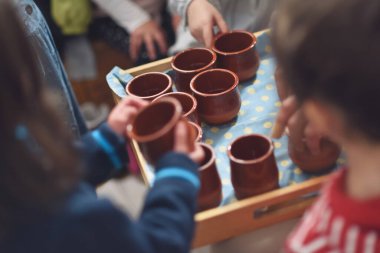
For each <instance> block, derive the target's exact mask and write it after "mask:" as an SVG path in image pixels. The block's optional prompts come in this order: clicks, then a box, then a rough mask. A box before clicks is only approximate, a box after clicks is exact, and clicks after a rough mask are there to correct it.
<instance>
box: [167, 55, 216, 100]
mask: <svg viewBox="0 0 380 253" xmlns="http://www.w3.org/2000/svg"><path fill="white" fill-rule="evenodd" d="M215 63H216V54H215V53H214V52H213V51H211V50H209V49H207V48H190V49H187V50H185V51H182V52H180V53H178V54H176V55H175V56H174V57H173V59H172V62H171V66H172V69H173V70H174V73H175V74H174V83H175V86H176V87H177V90H178V91H182V92H187V93H191V90H190V81H191V79H192V78H193V77H194V76H195V75H197V74H199V73H201V72H202V71H204V70H207V69H210V68H213V67H214V66H215Z"/></svg>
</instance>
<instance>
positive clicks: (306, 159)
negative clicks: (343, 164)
mask: <svg viewBox="0 0 380 253" xmlns="http://www.w3.org/2000/svg"><path fill="white" fill-rule="evenodd" d="M288 151H289V157H290V159H291V160H292V161H293V163H294V164H295V165H297V166H298V167H299V168H300V169H301V170H303V171H305V172H308V173H317V174H318V173H323V172H327V171H329V170H331V169H332V168H333V167H334V165H336V161H337V159H338V158H339V155H340V153H341V150H340V148H339V147H338V146H337V145H336V144H334V143H332V142H331V141H329V140H326V139H322V141H321V152H320V154H318V155H314V154H312V153H311V152H310V151H309V150H308V149H307V148H306V149H304V150H303V151H299V150H297V149H296V148H295V147H294V145H293V143H292V141H291V139H290V138H289V142H288Z"/></svg>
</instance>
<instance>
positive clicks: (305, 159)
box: [274, 66, 340, 173]
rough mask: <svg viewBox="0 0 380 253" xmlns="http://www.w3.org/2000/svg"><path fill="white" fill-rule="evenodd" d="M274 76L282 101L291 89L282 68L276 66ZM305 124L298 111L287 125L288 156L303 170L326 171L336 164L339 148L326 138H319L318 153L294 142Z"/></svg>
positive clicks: (311, 171) (312, 171) (302, 116)
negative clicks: (295, 116) (296, 115)
mask: <svg viewBox="0 0 380 253" xmlns="http://www.w3.org/2000/svg"><path fill="white" fill-rule="evenodd" d="M274 76H275V80H276V86H277V93H278V96H279V98H280V100H281V101H283V100H284V99H286V98H287V97H288V96H289V94H291V91H290V90H289V88H288V87H289V86H288V85H286V81H285V78H284V72H283V69H282V68H281V67H279V66H277V67H276V70H275V75H274ZM306 124H307V120H306V118H305V116H304V115H303V114H302V113H300V114H298V117H297V118H295V120H293V123H292V124H291V125H289V127H288V129H287V134H288V153H289V157H290V159H291V160H292V161H293V163H294V164H295V165H297V166H298V167H299V168H300V169H301V170H303V171H305V172H308V173H322V172H326V171H328V170H330V169H332V168H333V167H334V165H335V164H336V160H337V159H338V158H339V155H340V148H339V147H338V146H337V145H336V144H334V143H333V142H331V141H329V140H327V139H326V138H322V139H321V142H320V153H319V154H312V153H311V151H310V150H309V149H308V147H307V146H306V143H297V144H295V143H296V142H297V140H296V138H297V137H298V138H299V136H298V135H299V134H300V133H299V132H300V131H303V130H304V128H305V127H306ZM297 131H298V132H297ZM295 136H296V137H295Z"/></svg>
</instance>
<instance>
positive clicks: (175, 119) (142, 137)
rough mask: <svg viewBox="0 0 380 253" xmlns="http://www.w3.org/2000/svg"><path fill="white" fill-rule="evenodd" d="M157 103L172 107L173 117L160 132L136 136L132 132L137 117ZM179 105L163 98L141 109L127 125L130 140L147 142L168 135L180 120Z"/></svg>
mask: <svg viewBox="0 0 380 253" xmlns="http://www.w3.org/2000/svg"><path fill="white" fill-rule="evenodd" d="M158 103H168V104H171V105H172V106H173V107H174V115H173V116H172V117H171V119H170V120H169V122H168V123H167V124H166V125H165V126H164V127H163V128H161V129H160V130H158V131H156V132H155V133H152V134H149V135H138V134H136V133H135V131H134V123H135V121H136V119H137V117H138V116H139V114H141V113H143V112H144V111H146V110H148V109H149V108H151V107H152V106H155V105H156V104H158ZM181 108H182V107H181V104H180V103H179V102H178V101H177V100H176V99H174V98H170V97H169V98H163V99H162V100H160V101H156V102H152V103H150V104H149V105H147V106H146V107H144V108H143V109H141V110H140V111H139V112H138V115H136V117H135V118H134V119H133V122H132V123H131V124H130V125H128V127H127V130H128V133H129V135H130V137H131V138H132V139H134V140H135V141H137V142H149V141H153V140H155V139H157V138H158V137H159V136H162V135H165V134H166V133H168V132H169V131H170V130H171V129H172V128H173V127H174V126H175V125H176V124H177V122H178V120H179V119H180V118H181V114H182V112H181Z"/></svg>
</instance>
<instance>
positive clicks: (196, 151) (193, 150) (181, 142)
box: [174, 121, 204, 164]
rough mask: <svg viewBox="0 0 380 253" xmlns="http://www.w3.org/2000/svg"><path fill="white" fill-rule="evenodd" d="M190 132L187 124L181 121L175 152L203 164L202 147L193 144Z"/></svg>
mask: <svg viewBox="0 0 380 253" xmlns="http://www.w3.org/2000/svg"><path fill="white" fill-rule="evenodd" d="M188 132H189V130H188V128H187V126H186V123H185V122H183V121H181V122H179V123H178V124H177V126H176V129H175V137H174V151H175V152H178V153H183V154H186V155H188V156H189V157H190V159H192V160H193V161H194V162H196V163H198V164H199V163H201V161H202V160H203V158H204V152H203V149H202V147H201V146H199V145H195V147H194V144H192V143H191V142H190V141H189V136H188V134H189V133H188Z"/></svg>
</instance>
